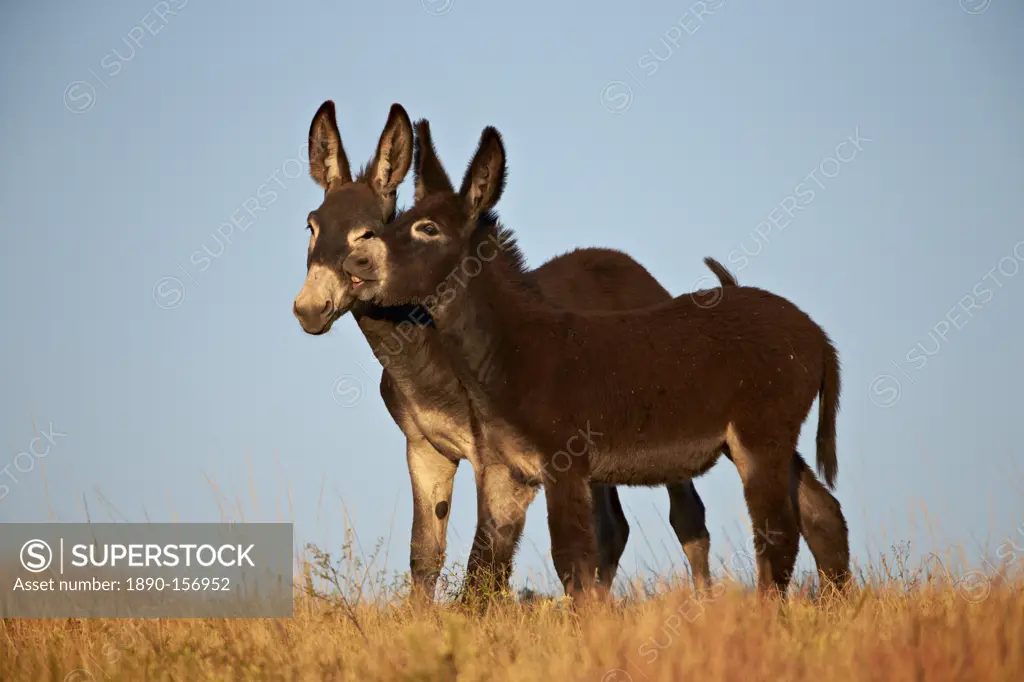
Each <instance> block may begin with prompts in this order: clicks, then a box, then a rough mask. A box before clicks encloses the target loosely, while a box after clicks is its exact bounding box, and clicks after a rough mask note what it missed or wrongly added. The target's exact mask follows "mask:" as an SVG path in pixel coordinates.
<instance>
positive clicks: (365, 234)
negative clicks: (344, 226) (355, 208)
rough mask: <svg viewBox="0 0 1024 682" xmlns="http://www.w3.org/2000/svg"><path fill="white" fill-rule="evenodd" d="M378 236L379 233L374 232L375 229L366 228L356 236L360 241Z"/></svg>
mask: <svg viewBox="0 0 1024 682" xmlns="http://www.w3.org/2000/svg"><path fill="white" fill-rule="evenodd" d="M376 236H377V235H375V234H374V233H373V230H366V231H364V232H363V233H362V234H361V235H359V236H358V237H356V241H359V240H360V239H373V238H374V237H376Z"/></svg>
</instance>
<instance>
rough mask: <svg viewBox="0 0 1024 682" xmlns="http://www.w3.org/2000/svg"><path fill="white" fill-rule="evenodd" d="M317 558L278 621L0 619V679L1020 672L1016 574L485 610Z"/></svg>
mask: <svg viewBox="0 0 1024 682" xmlns="http://www.w3.org/2000/svg"><path fill="white" fill-rule="evenodd" d="M321 559H323V561H320V562H319V564H318V562H317V561H316V560H315V558H314V561H313V563H312V564H310V565H308V568H307V571H306V575H305V576H304V577H303V580H304V582H306V584H307V585H313V586H314V587H315V590H314V593H312V594H310V593H302V592H300V593H299V594H298V596H297V597H296V601H295V614H294V617H293V618H292V619H282V620H272V619H254V620H218V619H203V620H173V619H160V620H14V619H7V620H6V621H4V622H3V627H2V632H0V635H2V640H0V680H67V681H68V682H71V681H72V680H76V681H81V680H131V681H133V682H134V681H137V680H359V681H360V682H369V681H371V680H424V681H426V680H467V681H468V680H510V681H511V680H529V681H530V682H534V681H537V680H558V681H562V680H588V681H592V682H599V681H603V682H630V681H633V682H646V681H647V680H659V681H662V680H664V681H668V680H681V679H695V680H701V681H702V682H715V681H718V680H742V681H743V682H749V681H751V680H773V681H774V680H782V681H786V682H796V681H798V680H814V681H815V682H818V681H819V680H972V681H976V682H987V681H992V682H995V681H996V680H1001V681H1010V680H1014V681H1019V680H1021V679H1024V646H1022V644H1024V581H1022V580H1021V579H1020V578H1019V577H1015V578H1012V579H1011V578H1007V577H1005V576H1003V577H996V578H985V579H979V578H978V577H977V575H975V576H973V578H974V580H973V582H969V583H958V582H951V580H950V578H949V577H948V576H947V575H945V574H944V573H943V572H941V571H940V575H929V574H928V572H927V571H923V570H917V571H905V570H904V569H903V568H902V567H900V568H899V569H898V570H895V571H894V570H893V569H892V567H891V566H888V565H887V564H885V562H883V569H882V570H881V575H879V574H878V573H877V572H876V573H875V574H870V575H861V580H860V583H861V584H860V586H858V587H857V588H855V589H854V590H853V592H852V593H851V594H850V595H849V596H848V597H845V598H842V599H831V600H821V601H817V602H815V601H814V600H812V599H811V598H809V597H808V596H807V594H806V592H805V591H799V590H798V591H796V593H795V594H794V595H792V596H791V598H790V600H789V601H788V603H786V604H784V605H780V604H778V603H772V602H762V601H759V600H758V599H757V598H756V596H754V595H753V594H752V593H751V592H750V591H749V590H748V589H746V588H744V587H743V585H742V584H741V583H737V582H723V583H721V584H720V585H719V587H718V588H716V591H715V592H714V593H713V594H712V595H710V596H708V597H707V598H705V599H704V600H698V599H697V598H695V597H694V596H693V595H692V593H691V592H690V591H688V590H687V589H685V588H677V589H668V590H664V591H658V592H657V593H655V594H652V595H649V596H636V597H629V598H626V599H624V600H622V599H620V600H619V601H617V602H616V603H615V604H607V605H601V606H598V607H594V608H593V609H591V610H588V611H586V612H582V613H579V614H576V613H574V612H573V611H572V610H571V609H568V608H566V604H565V602H564V601H553V600H545V599H521V600H515V599H509V598H504V599H495V600H493V601H491V602H490V605H489V606H488V608H487V609H486V612H485V613H484V612H481V611H480V610H468V609H465V608H462V607H458V606H455V605H452V604H450V603H449V604H442V605H437V606H423V605H420V606H415V605H411V604H409V603H403V602H402V601H401V600H400V599H398V598H396V596H395V594H396V593H395V591H394V589H395V588H394V587H388V586H386V585H384V584H383V583H382V582H381V581H380V580H379V577H377V578H373V579H371V580H369V582H371V583H373V582H374V581H376V583H377V584H376V586H375V587H374V589H373V590H370V591H369V593H371V594H372V596H368V590H367V582H368V578H367V575H368V573H369V571H368V570H367V569H365V568H362V569H361V570H356V571H354V572H352V573H349V574H346V576H345V577H344V578H341V579H340V580H339V576H338V573H337V572H336V571H335V570H334V569H333V568H332V567H331V564H330V560H329V558H326V557H321ZM894 572H895V574H896V575H893V573H894ZM331 583H334V585H335V587H340V588H341V591H340V592H339V591H338V590H337V589H333V590H331V589H329V588H330V585H331ZM637 587H638V590H636V591H634V594H636V593H644V592H649V591H650V590H649V586H648V587H647V588H645V587H644V586H637ZM340 593H347V594H348V597H346V598H342V597H340V596H339V594H340ZM330 595H333V596H330Z"/></svg>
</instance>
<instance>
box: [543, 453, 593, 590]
mask: <svg viewBox="0 0 1024 682" xmlns="http://www.w3.org/2000/svg"><path fill="white" fill-rule="evenodd" d="M544 497H545V498H546V499H547V503H548V528H549V529H550V531H551V558H552V560H553V561H554V564H555V572H556V573H557V574H558V577H559V579H560V580H561V581H562V585H563V586H564V587H565V592H566V594H568V595H570V596H571V597H573V599H574V600H576V601H579V600H580V598H581V597H585V596H587V595H588V594H589V593H590V591H591V590H597V591H598V595H599V596H603V595H604V594H606V593H607V591H608V586H607V585H605V584H601V583H598V582H597V579H596V578H597V576H596V574H597V541H596V538H595V537H594V525H593V516H592V513H593V509H592V506H591V505H592V500H591V497H590V484H589V481H588V480H587V477H586V476H583V475H580V474H579V473H577V472H575V471H573V470H572V469H570V470H569V471H565V472H562V473H559V474H557V475H556V476H551V477H549V478H548V479H547V480H545V482H544Z"/></svg>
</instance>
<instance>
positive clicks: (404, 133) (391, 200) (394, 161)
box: [366, 104, 413, 216]
mask: <svg viewBox="0 0 1024 682" xmlns="http://www.w3.org/2000/svg"><path fill="white" fill-rule="evenodd" d="M412 146H413V139H412V123H411V122H410V121H409V114H407V113H406V112H405V109H404V108H403V107H402V105H401V104H392V105H391V113H389V114H388V122H387V123H385V124H384V132H382V133H381V134H380V142H378V143H377V153H376V155H374V157H373V161H372V162H371V163H370V169H369V171H368V172H367V174H366V179H367V181H368V182H369V183H370V187H371V188H373V191H374V192H375V193H376V194H377V196H378V197H380V198H381V200H382V201H383V203H384V213H385V216H387V215H391V214H392V213H393V212H394V210H395V198H396V196H397V192H398V186H399V185H401V184H402V180H405V176H406V174H407V173H408V172H409V166H411V165H412Z"/></svg>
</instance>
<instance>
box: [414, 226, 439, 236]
mask: <svg viewBox="0 0 1024 682" xmlns="http://www.w3.org/2000/svg"><path fill="white" fill-rule="evenodd" d="M416 231H417V232H419V233H420V234H425V235H427V236H428V237H436V236H437V235H439V234H441V232H440V230H438V229H437V225H435V224H434V223H423V224H422V225H417V226H416Z"/></svg>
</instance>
